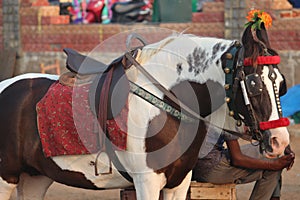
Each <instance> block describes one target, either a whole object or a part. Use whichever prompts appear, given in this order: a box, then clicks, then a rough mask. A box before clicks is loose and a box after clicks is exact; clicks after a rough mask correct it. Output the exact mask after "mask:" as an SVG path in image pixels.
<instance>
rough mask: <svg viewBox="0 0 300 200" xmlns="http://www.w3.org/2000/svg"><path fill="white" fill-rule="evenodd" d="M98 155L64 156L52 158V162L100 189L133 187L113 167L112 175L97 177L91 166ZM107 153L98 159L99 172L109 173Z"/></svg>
mask: <svg viewBox="0 0 300 200" xmlns="http://www.w3.org/2000/svg"><path fill="white" fill-rule="evenodd" d="M96 156H97V155H96V154H90V155H70V156H68V155H64V156H56V157H52V160H53V161H54V162H55V163H56V164H57V165H58V166H59V167H60V168H61V169H63V170H70V171H74V172H79V173H82V174H83V175H84V176H85V178H86V179H87V180H89V181H91V182H92V183H94V185H95V186H96V187H98V188H125V187H129V186H132V183H131V182H129V181H127V180H126V179H125V178H124V177H123V176H122V175H121V174H120V173H119V172H118V171H117V170H116V168H115V167H114V166H113V169H112V173H111V174H107V175H99V176H95V169H94V166H93V165H91V164H90V162H91V161H95V158H96ZM108 162H109V161H108V159H107V155H106V154H105V153H102V154H100V156H99V159H98V163H97V166H98V172H99V173H103V172H108V170H109V163H108Z"/></svg>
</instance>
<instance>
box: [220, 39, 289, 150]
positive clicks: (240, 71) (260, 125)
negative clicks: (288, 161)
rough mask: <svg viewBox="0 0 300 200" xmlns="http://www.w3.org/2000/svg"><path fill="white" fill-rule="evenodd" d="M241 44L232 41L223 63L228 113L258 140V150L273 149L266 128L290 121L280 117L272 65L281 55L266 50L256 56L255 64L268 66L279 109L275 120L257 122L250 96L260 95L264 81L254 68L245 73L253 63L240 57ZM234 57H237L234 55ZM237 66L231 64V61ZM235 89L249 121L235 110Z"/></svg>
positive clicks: (280, 125)
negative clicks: (238, 93)
mask: <svg viewBox="0 0 300 200" xmlns="http://www.w3.org/2000/svg"><path fill="white" fill-rule="evenodd" d="M243 55H244V47H243V46H242V45H240V44H239V43H237V42H236V43H235V44H234V46H233V47H232V48H231V49H230V51H229V52H228V53H227V54H226V55H225V56H226V65H225V67H224V68H223V70H224V72H225V74H226V75H225V77H226V78H225V90H226V103H227V105H228V107H229V109H230V111H229V115H230V116H231V117H233V118H234V119H235V120H236V121H237V123H236V124H237V125H238V126H240V125H241V124H242V121H243V122H244V123H245V125H246V126H247V130H246V133H247V134H248V135H251V136H252V139H253V140H256V141H258V142H259V145H260V148H261V151H266V150H267V151H269V152H272V147H271V146H270V145H269V144H270V142H269V138H270V134H271V133H270V131H269V129H273V128H278V127H283V126H288V125H289V120H288V119H287V118H283V117H282V108H281V105H280V99H279V97H280V92H279V88H277V85H276V79H277V78H278V77H277V74H276V73H275V70H274V66H273V65H277V64H279V62H280V57H279V56H277V55H275V56H272V55H270V54H268V53H267V50H265V55H264V56H258V58H257V60H256V63H257V65H264V66H268V69H269V74H268V78H269V79H270V80H271V82H272V87H273V94H274V97H275V102H276V107H277V111H278V117H279V119H277V120H272V121H263V122H258V121H257V119H256V117H255V111H254V109H253V105H252V103H251V101H250V98H251V97H254V96H257V95H261V93H262V91H263V85H264V83H263V80H262V79H261V76H260V75H259V74H258V73H256V67H255V68H254V72H253V73H251V74H248V75H246V74H245V70H244V68H245V67H247V66H253V62H252V60H251V59H250V58H245V59H244V57H243ZM236 57H237V58H236ZM235 60H237V61H236V65H234V61H235ZM238 88H240V89H241V92H242V96H243V99H244V104H245V106H246V108H247V114H248V118H247V119H248V120H245V119H246V118H245V116H243V117H244V118H243V119H242V118H241V114H240V113H239V112H238V110H237V108H236V105H235V100H236V95H237V92H238Z"/></svg>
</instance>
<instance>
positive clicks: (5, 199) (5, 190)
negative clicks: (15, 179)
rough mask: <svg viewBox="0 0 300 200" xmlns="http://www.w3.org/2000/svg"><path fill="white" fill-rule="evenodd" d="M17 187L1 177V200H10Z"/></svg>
mask: <svg viewBox="0 0 300 200" xmlns="http://www.w3.org/2000/svg"><path fill="white" fill-rule="evenodd" d="M16 186H17V185H15V184H9V183H7V182H6V181H4V180H3V179H2V178H1V177H0V199H1V200H9V198H10V196H11V193H12V192H13V190H14V189H15V188H16Z"/></svg>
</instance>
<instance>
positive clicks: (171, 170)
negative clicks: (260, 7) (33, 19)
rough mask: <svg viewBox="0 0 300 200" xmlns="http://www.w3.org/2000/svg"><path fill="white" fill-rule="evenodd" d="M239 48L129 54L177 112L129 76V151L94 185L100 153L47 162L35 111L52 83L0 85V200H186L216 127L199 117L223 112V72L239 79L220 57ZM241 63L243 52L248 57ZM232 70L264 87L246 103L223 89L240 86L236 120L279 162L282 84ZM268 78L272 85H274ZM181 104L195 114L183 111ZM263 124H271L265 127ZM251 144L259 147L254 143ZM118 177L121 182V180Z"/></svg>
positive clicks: (168, 43) (172, 43)
mask: <svg viewBox="0 0 300 200" xmlns="http://www.w3.org/2000/svg"><path fill="white" fill-rule="evenodd" d="M238 46H239V45H236V42H235V41H231V40H224V39H217V38H200V37H196V36H193V35H184V34H179V35H175V36H170V37H167V38H165V39H163V40H162V41H160V42H158V43H154V44H149V45H146V46H144V47H143V48H142V49H141V50H139V51H138V52H136V55H135V59H136V61H137V62H138V63H139V64H140V65H141V66H142V67H143V68H144V69H145V70H146V71H147V72H148V73H149V74H150V75H151V76H152V77H155V79H156V80H157V81H158V82H159V84H161V86H162V87H163V88H165V89H167V90H168V91H171V93H172V94H175V96H176V97H177V98H178V99H179V101H180V103H178V102H173V101H172V100H170V98H169V97H168V96H166V94H165V93H164V92H163V91H162V90H161V89H159V87H157V84H153V81H151V80H149V78H148V77H147V76H145V74H144V73H142V72H141V71H140V70H139V69H138V68H137V67H136V66H134V65H132V66H130V67H127V68H126V70H125V71H126V77H127V79H128V80H129V81H130V83H131V84H133V86H134V87H135V89H138V90H140V91H138V92H137V91H136V90H134V89H133V87H131V92H130V93H129V94H128V97H127V103H128V113H127V121H126V122H125V123H126V126H127V131H126V132H127V134H128V135H127V140H126V149H125V150H118V149H114V150H113V152H114V155H115V158H116V159H117V160H118V164H116V162H113V166H112V172H111V173H109V174H105V175H99V176H96V175H95V165H91V164H90V163H91V161H95V158H96V156H97V153H92V154H86V155H61V156H55V157H54V156H53V157H52V156H50V157H46V156H45V154H44V152H43V149H42V143H41V140H40V135H39V131H38V124H37V112H36V105H37V103H38V102H39V101H40V100H41V99H42V98H43V97H44V95H45V94H46V92H47V91H48V89H49V87H51V86H52V85H53V83H54V82H55V81H56V80H57V79H58V77H57V76H53V75H43V74H25V75H20V76H17V77H14V78H12V79H8V80H5V81H3V82H1V83H0V111H1V112H0V122H1V123H0V175H1V177H0V199H1V200H8V199H9V197H10V195H11V192H12V191H13V189H14V188H15V187H17V188H18V196H19V199H22V200H24V199H26V200H29V199H30V200H32V199H39V200H41V199H43V198H44V196H45V193H46V191H47V189H48V187H49V186H50V185H51V183H52V182H53V181H56V182H59V183H63V184H66V185H69V186H74V187H80V188H86V189H109V188H125V187H128V186H132V185H134V187H135V189H136V191H137V193H136V194H137V199H139V200H153V199H158V198H159V193H160V190H163V191H164V199H185V197H186V193H187V190H188V187H189V184H190V180H191V171H192V168H193V166H194V164H195V162H196V160H197V157H198V153H199V150H200V147H201V144H202V142H203V140H204V138H205V135H206V132H207V126H209V125H210V126H215V125H217V126H218V127H222V126H223V124H220V123H219V124H217V122H216V121H215V120H214V119H213V117H211V118H210V121H206V120H204V118H203V117H207V116H213V115H211V114H212V113H214V112H215V111H216V110H218V109H219V108H220V107H221V106H222V105H226V102H225V97H226V93H225V90H224V85H226V84H228V82H227V81H228V80H227V78H226V76H225V73H224V69H225V72H226V73H229V71H232V72H231V73H229V74H232V76H233V79H232V80H235V77H238V76H237V74H238V72H239V71H241V70H237V69H236V60H238V58H236V59H233V58H230V56H228V54H227V53H228V52H229V51H230V50H231V49H232V48H236V47H238ZM245 49H246V48H245ZM238 51H240V48H238V50H237V52H238ZM247 53H249V52H247V50H246V52H245V55H247ZM247 56H249V54H248V55H247ZM228 59H233V62H232V64H233V65H232V66H231V67H232V68H230V66H229V68H230V69H229V71H227V70H228V69H226V68H227V66H226V65H227V64H226V62H227V60H228ZM131 64H132V63H131ZM240 64H241V63H240ZM239 67H240V68H241V69H243V70H242V72H243V73H245V75H248V74H253V73H254V71H255V69H256V72H255V76H258V77H259V78H260V80H262V84H261V87H260V88H259V89H258V93H257V94H255V95H254V94H253V95H247V94H245V92H246V93H247V91H249V88H248V89H247V90H244V95H243V92H242V89H241V87H240V82H239V84H237V85H235V84H234V83H232V84H231V85H230V84H229V85H230V86H229V87H233V86H237V88H236V89H235V90H234V92H235V93H236V94H235V98H232V99H234V100H233V101H234V105H235V108H236V109H235V111H236V113H238V116H239V117H240V118H241V119H242V121H244V123H245V124H246V125H247V126H250V127H251V126H252V129H251V130H252V131H253V130H255V131H257V132H256V134H257V133H258V132H259V133H262V134H264V132H266V131H268V132H269V133H270V134H269V136H270V138H267V139H269V140H270V141H271V146H272V148H270V147H269V148H266V153H267V154H270V155H272V156H278V155H281V154H282V153H283V151H284V148H285V147H286V146H287V145H288V143H289V136H288V131H287V129H286V127H282V126H280V127H278V126H277V125H276V126H275V125H274V124H276V123H275V120H279V121H280V117H281V116H280V107H279V105H278V104H279V102H278V99H276V98H277V96H278V95H279V94H278V93H279V91H280V90H281V89H282V87H281V85H282V84H281V83H282V82H283V81H284V79H283V76H282V75H281V73H280V72H279V69H278V68H277V66H276V63H272V62H271V63H263V64H261V63H259V65H258V66H257V67H252V66H243V65H240V66H239ZM270 74H271V76H272V77H273V76H274V77H275V76H276V78H274V80H271V79H270V78H269V77H270ZM272 77H271V78H272ZM229 81H230V79H229ZM240 81H243V80H242V79H240ZM255 81H256V79H255V80H253V81H252V82H250V86H252V87H256V85H255V83H256V82H255ZM274 87H275V88H274ZM226 89H228V88H226ZM143 92H146V95H144V96H147V95H148V97H149V96H150V97H151V98H152V100H153V98H155V99H156V100H155V101H152V102H151V101H149V100H148V101H147V100H146V99H145V98H143V95H138V93H143ZM245 95H246V96H245ZM247 97H248V101H249V102H247V101H246V104H247V105H246V104H245V101H244V99H245V98H247ZM157 102H160V103H157ZM228 102H229V100H228ZM248 103H250V104H248ZM158 104H160V105H158ZM176 104H177V105H176ZM183 104H184V105H187V106H188V107H189V108H190V109H191V110H192V112H190V111H188V110H184V109H183ZM178 106H180V107H181V108H182V109H181V110H182V112H179V111H180V108H177V107H178ZM249 107H250V109H249ZM278 109H279V110H278ZM249 111H251V114H249ZM226 112H228V111H226ZM182 113H183V114H182ZM193 113H196V115H195V114H193ZM231 114H233V113H231ZM197 115H198V116H197ZM227 116H228V114H227V113H223V115H222V117H221V118H223V119H225V120H224V121H226V119H227V118H230V117H227ZM253 120H254V121H255V122H256V124H260V122H265V124H267V125H269V128H266V129H267V130H261V129H260V128H259V127H258V126H257V127H254V125H253V124H252V123H253ZM268 121H272V122H273V123H270V124H271V125H270V124H268V123H267V122H268ZM209 123H210V124H209ZM231 131H235V130H231ZM255 137H256V139H259V136H257V135H256V136H255ZM105 158H106V157H105V154H100V156H99V158H98V163H97V166H96V167H97V170H98V171H101V170H102V169H104V171H105V170H106V169H107V166H108V163H109V162H110V161H109V160H107V159H106V160H105V161H102V159H105ZM117 165H118V166H117ZM120 165H121V166H122V167H120ZM120 171H123V172H125V173H126V176H125V177H127V178H124V173H120ZM99 199H101V197H99Z"/></svg>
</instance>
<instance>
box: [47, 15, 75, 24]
mask: <svg viewBox="0 0 300 200" xmlns="http://www.w3.org/2000/svg"><path fill="white" fill-rule="evenodd" d="M69 23H70V16H68V15H59V16H42V18H41V24H42V25H52V24H69Z"/></svg>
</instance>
